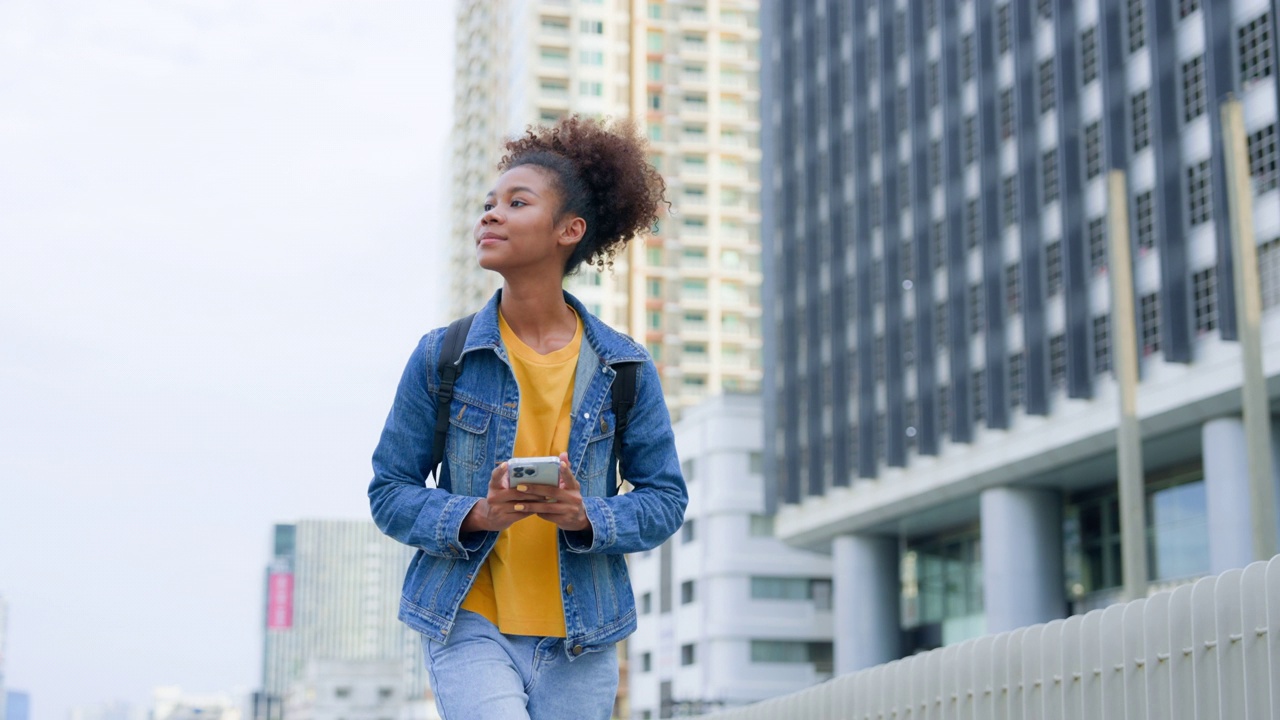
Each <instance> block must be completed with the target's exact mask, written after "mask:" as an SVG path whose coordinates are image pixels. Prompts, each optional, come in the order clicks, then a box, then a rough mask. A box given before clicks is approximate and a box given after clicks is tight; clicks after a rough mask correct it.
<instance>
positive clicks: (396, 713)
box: [285, 660, 440, 720]
mask: <svg viewBox="0 0 1280 720" xmlns="http://www.w3.org/2000/svg"><path fill="white" fill-rule="evenodd" d="M403 673H404V668H403V667H402V666H401V664H400V662H399V661H397V660H312V661H311V662H309V663H307V668H306V670H305V671H304V672H303V674H302V677H301V678H299V679H297V680H295V681H294V682H293V684H292V685H291V686H290V689H289V692H288V695H287V696H286V698H285V717H286V718H288V719H289V720H379V719H380V718H397V719H399V720H408V718H409V717H410V716H412V717H413V718H414V720H428V718H433V719H435V720H438V718H439V717H440V716H439V714H437V713H435V712H434V710H435V708H434V704H433V703H428V702H427V701H425V700H423V699H421V698H417V699H414V698H409V697H406V696H405V691H404V689H403V683H402V675H403ZM415 702H416V703H417V704H418V707H417V708H415V709H416V710H417V711H418V712H416V713H410V712H409V710H410V705H412V704H413V703H415ZM428 709H429V710H430V714H423V712H422V711H424V710H428Z"/></svg>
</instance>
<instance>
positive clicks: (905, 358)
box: [823, 317, 916, 425]
mask: <svg viewBox="0 0 1280 720" xmlns="http://www.w3.org/2000/svg"><path fill="white" fill-rule="evenodd" d="M915 332H916V319H915V318H913V317H909V318H905V319H904V320H903V321H902V367H904V368H906V369H907V370H910V369H911V368H912V367H914V366H915V362H916V353H915V346H916V335H915ZM823 397H831V393H829V392H824V393H823ZM907 424H908V425H910V424H911V423H910V422H908V423H907Z"/></svg>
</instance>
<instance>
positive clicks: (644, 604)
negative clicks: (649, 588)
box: [640, 592, 653, 615]
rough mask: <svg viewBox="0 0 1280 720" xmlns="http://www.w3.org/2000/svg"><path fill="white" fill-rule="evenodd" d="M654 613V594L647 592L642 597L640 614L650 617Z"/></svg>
mask: <svg viewBox="0 0 1280 720" xmlns="http://www.w3.org/2000/svg"><path fill="white" fill-rule="evenodd" d="M651 612H653V593H651V592H646V593H644V594H642V595H641V596H640V614H641V615H648V614H649V613H651Z"/></svg>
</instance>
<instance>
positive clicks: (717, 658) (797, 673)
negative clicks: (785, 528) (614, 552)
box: [627, 393, 833, 720]
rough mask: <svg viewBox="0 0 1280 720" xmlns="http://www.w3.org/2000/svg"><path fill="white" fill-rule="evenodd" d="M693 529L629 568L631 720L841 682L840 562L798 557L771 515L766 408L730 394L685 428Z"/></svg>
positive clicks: (680, 426)
mask: <svg viewBox="0 0 1280 720" xmlns="http://www.w3.org/2000/svg"><path fill="white" fill-rule="evenodd" d="M675 435H676V449H677V451H678V452H679V454H680V461H681V464H682V465H683V468H684V477H685V481H686V482H687V483H688V485H689V507H688V509H687V510H686V511H685V515H684V526H683V527H681V529H680V532H679V533H677V534H676V535H675V536H674V537H672V538H671V539H670V540H668V541H667V542H665V543H663V545H662V546H661V547H659V548H657V549H655V550H652V551H649V552H647V553H641V554H638V555H633V556H631V579H632V585H633V589H634V591H635V595H636V611H637V614H638V618H637V621H638V627H637V629H636V633H635V634H634V635H633V636H632V637H631V638H630V639H629V640H628V642H627V649H628V654H629V657H628V662H627V667H628V669H629V676H630V677H629V682H628V688H629V690H630V700H631V715H630V717H631V718H634V719H635V720H648V719H649V718H667V717H688V716H692V715H696V714H701V713H702V712H708V711H711V710H714V709H718V708H725V707H736V706H739V705H746V704H749V703H752V702H756V701H758V700H763V699H766V698H770V697H775V696H778V695H785V694H787V693H790V692H794V691H796V690H800V689H802V688H804V687H807V686H809V685H812V684H814V683H817V682H821V681H823V680H826V679H828V678H829V677H831V673H832V668H833V656H832V644H831V635H832V613H831V608H832V594H831V557H830V556H829V555H823V554H820V553H814V552H807V551H804V550H799V549H796V548H793V547H788V546H787V545H785V544H783V543H782V541H780V540H778V539H777V538H776V537H774V534H773V518H771V517H770V516H769V515H767V514H766V512H765V486H766V482H767V481H766V479H765V473H764V463H763V461H762V453H761V445H762V442H763V436H764V433H763V419H762V417H761V403H760V398H759V396H756V395H739V394H735V393H726V394H724V395H721V396H719V397H715V398H708V399H707V400H705V401H704V402H703V403H702V404H700V405H698V406H696V407H694V408H691V409H690V410H689V411H688V412H686V413H685V415H684V417H683V418H681V419H680V421H679V422H677V423H676V426H675Z"/></svg>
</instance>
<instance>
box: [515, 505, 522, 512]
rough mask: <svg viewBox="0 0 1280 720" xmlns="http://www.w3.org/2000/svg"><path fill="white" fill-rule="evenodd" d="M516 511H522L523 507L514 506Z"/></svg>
mask: <svg viewBox="0 0 1280 720" xmlns="http://www.w3.org/2000/svg"><path fill="white" fill-rule="evenodd" d="M516 510H517V511H520V510H524V506H523V505H517V506H516Z"/></svg>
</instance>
